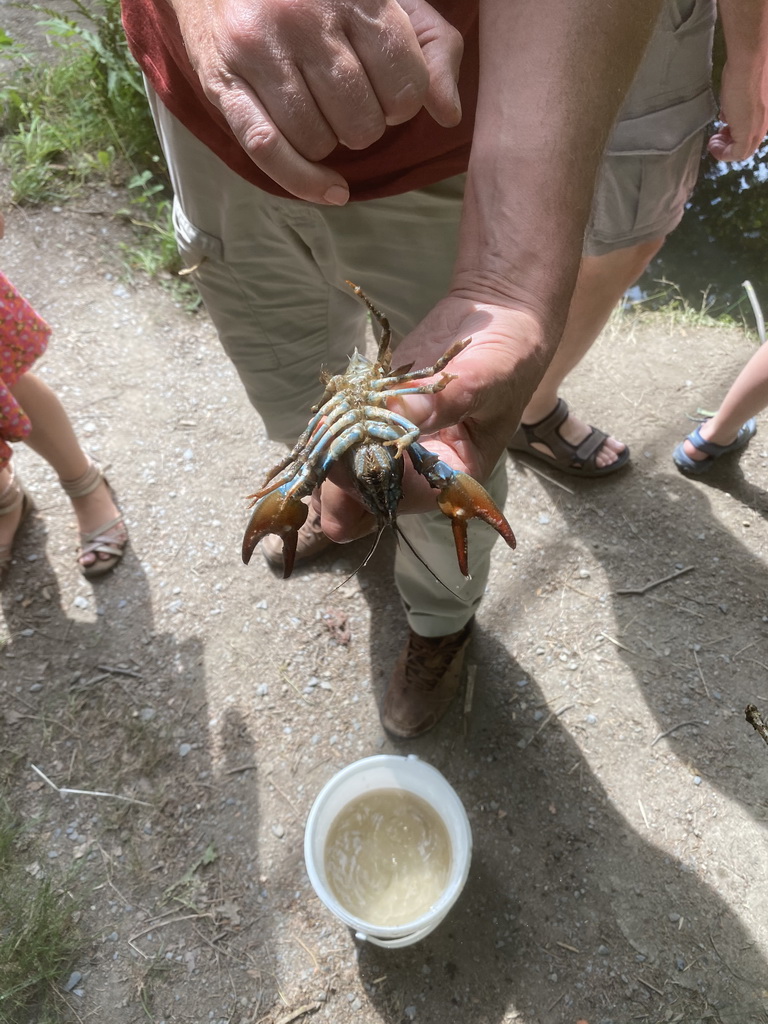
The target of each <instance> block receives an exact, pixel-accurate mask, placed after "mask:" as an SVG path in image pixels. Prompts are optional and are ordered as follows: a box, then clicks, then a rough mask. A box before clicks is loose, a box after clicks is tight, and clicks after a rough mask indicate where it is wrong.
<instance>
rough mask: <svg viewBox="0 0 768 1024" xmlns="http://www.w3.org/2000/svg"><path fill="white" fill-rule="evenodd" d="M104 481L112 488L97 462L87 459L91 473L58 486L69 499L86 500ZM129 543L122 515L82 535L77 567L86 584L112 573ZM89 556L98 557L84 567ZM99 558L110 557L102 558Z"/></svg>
mask: <svg viewBox="0 0 768 1024" xmlns="http://www.w3.org/2000/svg"><path fill="white" fill-rule="evenodd" d="M102 481H103V482H104V483H105V484H106V485H107V487H109V481H108V480H107V478H106V477H105V476H104V470H103V469H102V468H101V466H100V465H99V464H98V462H94V461H93V459H91V458H89V459H88V469H86V471H85V472H84V473H83V474H82V476H79V477H78V478H77V479H76V480H62V479H61V478H59V483H60V484H61V486H62V489H63V490H64V493H65V494H66V495H67V496H68V497H69V498H85V497H86V496H87V495H89V494H92V493H93V491H95V490H96V488H97V487H98V486H99V484H101V483H102ZM127 543H128V537H127V536H126V531H125V522H124V520H123V516H122V513H121V514H120V515H118V516H115V518H114V519H110V520H109V522H107V523H102V524H101V526H97V527H96V529H95V530H92V531H91V532H90V533H81V534H80V547H79V548H78V550H77V563H78V565H79V566H80V572H81V573H82V574H83V576H85V578H86V579H87V580H92V579H96V578H97V577H99V576H104V575H105V574H106V573H108V572H111V571H112V570H113V569H114V568H115V566H116V565H117V563H118V562H119V561H120V559H121V558H122V557H123V555H124V554H125V546H126V544H127ZM90 554H94V555H96V560H95V561H93V562H91V563H90V564H89V565H85V564H83V556H84V555H90ZM100 555H106V556H107V557H106V558H100V557H99V556H100Z"/></svg>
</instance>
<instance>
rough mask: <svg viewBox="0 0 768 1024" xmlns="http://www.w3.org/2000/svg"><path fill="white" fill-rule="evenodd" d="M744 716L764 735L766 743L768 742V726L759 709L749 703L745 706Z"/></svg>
mask: <svg viewBox="0 0 768 1024" xmlns="http://www.w3.org/2000/svg"><path fill="white" fill-rule="evenodd" d="M744 717H745V718H746V720H747V721H748V722H749V724H750V725H751V726H752V728H753V729H754V730H755V732H756V733H758V735H760V736H762V737H763V739H764V740H765V742H766V743H768V726H766V724H765V722H764V721H763V716H762V715H761V714H760V712H759V711H758V710H757V708H756V707H755V705H754V704H747V706H746V708H744Z"/></svg>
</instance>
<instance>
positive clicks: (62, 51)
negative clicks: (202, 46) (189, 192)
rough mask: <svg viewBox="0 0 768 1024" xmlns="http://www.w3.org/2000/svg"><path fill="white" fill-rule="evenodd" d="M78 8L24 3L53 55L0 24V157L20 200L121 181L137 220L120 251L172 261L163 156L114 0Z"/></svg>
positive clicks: (151, 265) (158, 264) (156, 266)
mask: <svg viewBox="0 0 768 1024" xmlns="http://www.w3.org/2000/svg"><path fill="white" fill-rule="evenodd" d="M72 3H73V8H74V10H75V12H76V14H77V18H76V19H75V18H74V17H67V16H64V15H61V14H58V13H56V12H53V11H51V10H49V9H47V8H46V7H44V6H42V5H33V7H32V8H31V9H32V10H33V11H35V12H36V14H37V15H39V24H40V25H41V26H42V27H43V29H44V31H45V33H46V35H47V37H48V38H49V40H50V41H51V44H52V51H53V59H48V56H47V54H46V55H45V57H44V58H41V57H39V56H38V57H34V56H30V54H28V53H26V52H25V51H24V50H23V49H22V48H21V47H20V46H18V45H17V44H15V43H14V41H13V40H12V39H10V38H9V37H8V36H7V35H5V34H4V33H2V32H0V71H2V70H5V69H3V67H2V65H3V64H5V65H6V68H10V67H12V68H13V73H12V74H4V75H2V78H3V79H4V80H6V81H12V83H13V84H6V85H4V86H2V87H0V160H2V162H3V163H4V164H5V166H6V167H8V168H9V171H10V192H11V199H12V201H13V202H15V203H18V204H40V203H51V202H57V203H61V202H66V201H67V200H71V199H72V198H74V197H77V196H80V195H82V194H83V193H84V192H86V191H87V189H88V188H89V187H91V186H93V185H97V186H98V185H103V184H107V185H110V186H122V187H125V188H126V189H127V190H128V194H129V201H128V204H127V207H126V209H124V210H118V211H116V214H117V215H118V216H122V217H123V218H124V219H126V220H128V221H129V222H130V223H131V224H132V225H133V226H134V229H135V236H136V244H135V245H134V246H127V247H126V248H125V249H124V255H125V259H126V261H127V263H128V264H129V265H130V266H133V267H135V268H138V269H141V270H143V271H146V272H147V273H150V274H157V273H159V272H160V271H163V270H167V271H170V272H173V271H175V270H177V269H178V254H177V251H176V245H175V241H174V237H173V229H172V224H171V199H170V188H169V185H168V179H167V175H166V172H165V165H164V162H163V160H162V157H161V156H160V151H159V145H158V142H157V138H156V135H155V130H154V125H153V124H152V118H151V115H150V113H149V107H148V104H147V100H146V96H145V94H144V89H143V84H142V80H141V74H140V71H139V68H138V66H137V65H136V63H135V61H134V60H133V57H132V56H131V54H130V52H129V50H128V47H127V44H126V42H125V38H124V35H123V30H122V26H121V24H120V8H119V0H103V2H101V3H98V4H97V3H96V0H88V2H85V0H72Z"/></svg>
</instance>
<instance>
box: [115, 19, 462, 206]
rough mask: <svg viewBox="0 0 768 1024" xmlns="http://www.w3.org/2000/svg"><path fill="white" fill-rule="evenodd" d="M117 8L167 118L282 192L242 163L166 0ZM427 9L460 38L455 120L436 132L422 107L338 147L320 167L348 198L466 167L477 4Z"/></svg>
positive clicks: (386, 192) (418, 183)
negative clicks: (366, 138)
mask: <svg viewBox="0 0 768 1024" xmlns="http://www.w3.org/2000/svg"><path fill="white" fill-rule="evenodd" d="M122 6H123V24H124V26H125V32H126V36H127V38H128V44H129V46H130V48H131V52H132V53H133V55H134V57H135V58H136V60H137V61H138V62H139V64H140V66H141V68H142V70H143V71H144V74H145V75H146V76H147V78H148V79H149V81H150V83H151V84H152V87H153V88H154V90H155V92H156V93H157V94H158V96H159V97H160V99H161V100H162V102H163V103H164V104H165V106H166V107H168V109H169V110H170V111H171V113H172V114H174V115H175V116H176V117H177V118H178V119H179V120H180V121H181V123H182V124H183V125H184V126H185V127H186V128H188V129H189V131H191V132H192V134H193V135H195V136H196V137H197V138H198V139H199V140H200V141H201V142H203V143H204V144H205V145H206V146H208V147H209V148H210V149H212V150H213V152H214V153H216V155H217V156H218V157H220V159H221V160H223V161H224V163H225V164H227V166H228V167H230V168H231V169H232V170H233V171H235V172H236V173H237V174H239V175H241V176H242V177H243V178H245V179H246V180H248V181H250V182H252V183H253V184H254V185H257V186H258V187H259V188H261V189H264V190H265V191H266V192H271V193H272V194H273V195H277V196H286V195H288V193H287V192H285V191H284V190H283V189H282V188H280V186H279V185H276V184H275V182H274V181H272V179H271V178H269V177H268V176H267V175H265V174H263V173H262V172H261V171H260V170H259V168H258V167H257V166H256V165H255V164H254V163H253V162H252V161H251V160H250V159H249V157H248V156H247V155H246V153H245V151H244V150H243V149H242V147H241V146H240V144H239V143H238V141H237V139H236V138H235V136H234V135H233V134H232V132H231V131H230V129H229V127H228V125H227V122H226V120H225V119H224V117H223V115H222V114H221V112H220V111H219V110H218V109H217V108H216V107H214V106H213V104H211V103H210V102H209V101H208V100H207V99H206V97H205V95H204V94H203V90H202V88H201V86H200V82H199V80H198V78H197V75H196V74H195V72H194V71H193V69H192V67H191V65H190V63H189V59H188V58H187V53H186V50H185V48H184V43H183V41H182V38H181V33H180V31H179V25H178V21H177V19H176V15H175V14H174V12H173V9H172V8H171V6H170V4H169V3H168V2H167V0H122ZM433 6H434V7H435V8H436V9H437V10H439V12H440V13H441V14H442V15H443V17H444V18H445V19H446V20H447V21H449V22H450V23H451V24H452V25H453V26H454V27H455V28H457V29H458V30H459V31H460V32H461V34H462V36H463V37H464V58H463V60H462V65H461V76H460V80H459V92H460V95H461V105H462V111H463V116H462V120H461V123H460V124H459V125H458V126H457V127H456V128H441V127H440V125H438V124H437V122H436V121H434V120H433V119H432V118H431V117H430V116H429V114H427V112H426V111H425V110H423V109H422V110H421V111H420V112H419V113H418V114H417V115H416V116H415V117H413V118H411V120H410V121H407V122H406V123H405V124H401V125H396V126H394V127H388V128H387V129H386V130H385V132H384V134H383V135H382V137H381V138H380V139H379V140H378V141H377V142H375V143H374V144H373V145H372V146H369V147H368V148H367V149H364V150H350V149H346V148H345V147H344V146H337V147H336V149H335V150H334V151H333V153H331V154H330V156H329V157H327V158H326V159H325V160H324V161H323V163H324V164H327V165H328V166H330V167H333V168H334V169H335V170H337V171H338V172H339V173H340V174H341V175H342V176H343V177H344V178H345V179H346V180H347V181H348V182H349V186H350V198H351V199H353V200H355V199H377V198H381V197H382V196H390V195H397V194H399V193H401V192H408V191H410V190H411V189H414V188H422V187H424V186H425V185H432V184H434V183H435V182H437V181H442V180H443V179H445V178H450V177H452V176H453V175H454V174H460V173H461V172H462V171H465V170H466V169H467V162H468V160H469V148H470V143H471V140H472V128H473V124H474V111H475V105H476V102H477V78H478V39H477V28H478V26H477V5H476V4H475V3H471V2H469V0H433Z"/></svg>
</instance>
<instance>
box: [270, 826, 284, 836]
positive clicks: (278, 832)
mask: <svg viewBox="0 0 768 1024" xmlns="http://www.w3.org/2000/svg"><path fill="white" fill-rule="evenodd" d="M272 834H273V835H275V836H277V838H278V839H282V838H283V836H284V835H285V829H284V828H283V826H282V825H280V824H277V825H273V826H272Z"/></svg>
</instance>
